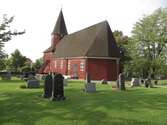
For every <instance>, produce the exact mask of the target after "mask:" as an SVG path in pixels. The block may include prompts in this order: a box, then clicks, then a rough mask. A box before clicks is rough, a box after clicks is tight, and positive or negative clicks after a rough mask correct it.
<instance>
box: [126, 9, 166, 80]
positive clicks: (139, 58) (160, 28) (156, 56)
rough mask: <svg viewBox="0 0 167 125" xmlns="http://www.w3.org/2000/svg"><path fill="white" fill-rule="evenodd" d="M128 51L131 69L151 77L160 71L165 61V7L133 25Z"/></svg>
mask: <svg viewBox="0 0 167 125" xmlns="http://www.w3.org/2000/svg"><path fill="white" fill-rule="evenodd" d="M129 51H130V53H131V57H132V58H133V60H132V61H131V64H132V66H133V68H131V70H132V71H135V70H136V71H137V72H138V74H140V75H141V73H142V75H145V76H146V77H152V78H154V76H155V75H158V74H160V73H162V71H161V70H160V69H163V67H164V65H166V63H167V61H166V58H167V56H166V52H167V9H162V8H160V9H158V10H156V11H155V12H154V13H153V14H151V15H148V16H145V17H143V18H142V19H141V20H139V21H138V22H137V23H136V24H135V25H134V28H133V30H132V39H131V41H130V43H129Z"/></svg>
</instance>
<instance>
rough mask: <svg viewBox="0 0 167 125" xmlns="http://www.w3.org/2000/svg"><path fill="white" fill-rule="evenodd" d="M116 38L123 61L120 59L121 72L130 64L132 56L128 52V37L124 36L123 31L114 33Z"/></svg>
mask: <svg viewBox="0 0 167 125" xmlns="http://www.w3.org/2000/svg"><path fill="white" fill-rule="evenodd" d="M113 35H114V38H115V40H116V42H117V46H118V48H119V50H120V54H121V59H120V66H121V72H122V71H123V70H124V66H125V65H126V64H127V63H128V62H129V60H130V59H131V58H130V55H129V53H128V51H127V44H128V39H129V38H128V36H124V35H123V32H122V31H119V30H115V31H114V32H113Z"/></svg>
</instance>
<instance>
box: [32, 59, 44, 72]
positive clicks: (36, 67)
mask: <svg viewBox="0 0 167 125" xmlns="http://www.w3.org/2000/svg"><path fill="white" fill-rule="evenodd" d="M42 64H43V59H42V58H39V59H37V60H36V61H35V63H33V68H34V70H35V71H36V72H37V71H38V70H39V69H40V68H41V66H42Z"/></svg>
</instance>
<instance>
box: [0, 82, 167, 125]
mask: <svg viewBox="0 0 167 125" xmlns="http://www.w3.org/2000/svg"><path fill="white" fill-rule="evenodd" d="M23 83H24V81H20V80H18V79H13V80H12V81H2V80H1V81H0V125H166V124H167V112H166V110H167V88H166V87H157V88H144V87H135V88H129V87H128V88H127V91H125V92H121V91H118V90H112V88H111V85H100V84H97V92H96V93H85V92H83V91H82V88H83V83H82V82H81V81H69V84H68V86H67V87H65V96H66V100H65V101H60V102H57V101H56V102H52V101H50V100H49V99H44V98H42V97H41V95H42V93H43V89H42V88H40V89H21V88H20V85H21V84H23ZM164 83H165V82H164ZM163 86H165V85H163Z"/></svg>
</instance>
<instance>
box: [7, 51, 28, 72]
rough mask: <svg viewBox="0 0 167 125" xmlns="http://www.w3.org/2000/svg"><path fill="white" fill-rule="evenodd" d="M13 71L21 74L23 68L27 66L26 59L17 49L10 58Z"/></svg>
mask: <svg viewBox="0 0 167 125" xmlns="http://www.w3.org/2000/svg"><path fill="white" fill-rule="evenodd" d="M10 62H11V64H10V65H11V69H13V71H15V72H20V71H21V68H22V67H23V66H25V64H26V57H25V56H23V55H22V54H21V53H20V51H19V50H18V49H16V50H15V51H14V52H13V53H12V54H11V57H10Z"/></svg>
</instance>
